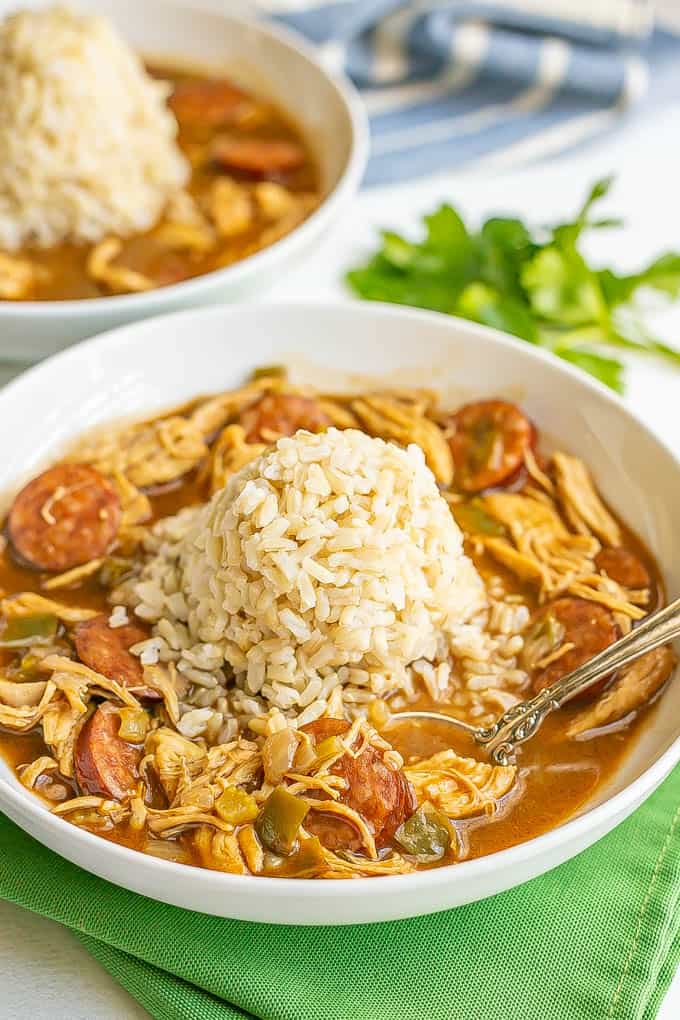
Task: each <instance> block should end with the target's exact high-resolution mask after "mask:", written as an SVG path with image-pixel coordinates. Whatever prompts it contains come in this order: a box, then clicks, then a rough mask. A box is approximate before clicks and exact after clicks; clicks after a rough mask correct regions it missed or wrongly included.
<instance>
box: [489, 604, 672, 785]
mask: <svg viewBox="0 0 680 1020" xmlns="http://www.w3.org/2000/svg"><path fill="white" fill-rule="evenodd" d="M678 636H680V599H675V601H673V602H671V603H669V605H667V606H665V607H664V608H663V609H659V610H657V612H655V613H652V614H651V615H650V616H647V617H646V618H645V619H644V620H643V621H642V623H640V624H639V625H638V626H637V627H636V628H635V629H634V630H631V631H630V633H629V634H626V636H625V637H622V638H621V639H620V640H619V641H615V642H614V644H612V645H609V647H608V648H605V649H604V651H602V652H599V653H598V654H597V655H596V656H594V657H593V658H592V659H589V660H588V662H586V663H584V664H583V665H582V666H579V667H578V669H575V670H574V671H573V672H571V673H567V674H566V676H563V677H562V678H561V679H560V680H557V681H556V682H555V683H554V684H552V685H551V686H550V687H546V688H545V689H544V690H542V691H540V693H539V694H537V695H536V696H535V697H534V698H531V699H530V700H528V701H523V702H520V704H519V705H513V706H512V708H509V709H508V711H507V712H504V713H503V715H501V716H500V717H499V718H498V719H497V720H496V722H495V723H493V725H492V726H489V727H487V728H486V729H482V730H477V731H476V732H475V740H476V741H477V742H478V743H479V744H480V745H481V746H482V747H484V748H485V749H486V751H487V752H488V754H489V755H490V757H491V759H492V760H493V761H495V762H496V763H497V764H501V765H505V764H507V763H508V762H509V761H511V760H512V758H513V757H514V753H515V749H516V747H517V745H519V744H523V743H524V742H525V741H526V740H528V739H529V738H530V737H533V735H534V734H535V733H536V731H537V730H538V728H539V727H540V726H541V724H542V722H543V720H544V719H545V718H546V717H547V716H548V715H550V713H551V712H554V711H555V709H557V708H560V707H561V706H562V705H563V704H564V703H565V701H568V700H569V699H570V698H572V697H574V695H576V694H579V693H580V692H581V691H583V690H586V688H588V687H590V685H591V684H593V683H595V682H596V681H597V680H601V679H602V677H605V676H607V674H609V673H613V672H614V671H615V670H617V669H621V667H622V666H627V665H628V663H629V662H632V661H633V660H634V659H637V658H639V657H640V656H641V655H644V654H645V652H651V651H653V649H654V648H658V647H659V645H664V644H666V643H667V642H668V641H672V640H673V638H676V637H678Z"/></svg>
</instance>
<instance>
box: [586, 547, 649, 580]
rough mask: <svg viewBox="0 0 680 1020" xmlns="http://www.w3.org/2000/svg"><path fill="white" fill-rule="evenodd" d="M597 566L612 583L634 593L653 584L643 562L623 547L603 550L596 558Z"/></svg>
mask: <svg viewBox="0 0 680 1020" xmlns="http://www.w3.org/2000/svg"><path fill="white" fill-rule="evenodd" d="M595 566H596V567H597V568H598V570H604V572H605V574H608V575H609V577H611V579H612V581H616V583H617V584H620V585H623V587H624V588H630V589H632V590H633V591H639V590H640V589H641V588H649V586H650V584H651V583H652V579H651V578H650V576H649V571H648V570H647V567H646V566H645V565H644V563H643V562H642V560H640V559H638V557H637V556H636V555H635V553H632V552H630V550H628V549H624V548H623V546H618V547H617V548H610V549H601V550H600V552H599V553H598V554H597V556H596V557H595Z"/></svg>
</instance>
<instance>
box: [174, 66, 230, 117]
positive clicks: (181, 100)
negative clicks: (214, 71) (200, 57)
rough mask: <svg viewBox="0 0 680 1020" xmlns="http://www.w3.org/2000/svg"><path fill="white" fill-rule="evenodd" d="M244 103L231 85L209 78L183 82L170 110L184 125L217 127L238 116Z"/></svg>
mask: <svg viewBox="0 0 680 1020" xmlns="http://www.w3.org/2000/svg"><path fill="white" fill-rule="evenodd" d="M244 99H245V96H244V94H243V92H241V90H240V89H238V88H236V86H235V85H232V84H231V82H229V81H225V80H224V79H223V78H205V79H200V80H197V81H183V82H180V83H179V84H178V85H177V86H176V88H175V91H174V92H173V94H172V95H171V96H170V109H171V110H172V112H173V113H174V114H175V116H176V117H177V120H178V121H180V123H182V124H187V125H196V124H198V125H205V126H206V127H217V126H219V125H220V124H228V123H229V122H230V121H232V120H233V119H234V118H235V117H236V116H237V115H238V112H239V109H240V108H241V107H242V105H243V101H244Z"/></svg>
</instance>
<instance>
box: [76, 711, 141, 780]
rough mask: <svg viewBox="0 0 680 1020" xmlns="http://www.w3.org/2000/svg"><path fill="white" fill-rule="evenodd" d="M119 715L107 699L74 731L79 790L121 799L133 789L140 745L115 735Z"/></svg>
mask: <svg viewBox="0 0 680 1020" xmlns="http://www.w3.org/2000/svg"><path fill="white" fill-rule="evenodd" d="M119 726H120V716H119V714H118V709H117V707H116V706H115V705H114V704H113V703H112V702H110V701H105V702H103V704H101V705H100V706H99V707H98V708H97V710H96V711H95V712H94V714H93V715H92V716H90V718H89V719H88V720H87V722H86V723H85V725H84V726H83V728H82V730H81V731H80V733H79V734H78V739H77V740H76V746H75V767H76V779H77V781H78V786H79V787H80V789H81V790H82V791H83V793H90V794H95V795H98V796H101V797H111V798H112V799H113V800H124V799H125V797H128V796H130V794H132V793H134V790H135V785H136V782H137V778H138V773H137V768H138V765H139V762H140V761H141V757H142V748H141V746H135V745H134V744H129V743H128V742H127V741H126V740H123V739H122V738H121V737H119V736H118V728H119Z"/></svg>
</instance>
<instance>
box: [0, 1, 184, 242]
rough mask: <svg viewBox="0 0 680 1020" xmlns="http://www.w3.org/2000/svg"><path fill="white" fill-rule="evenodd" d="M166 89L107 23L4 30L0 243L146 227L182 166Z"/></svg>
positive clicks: (43, 14)
mask: <svg viewBox="0 0 680 1020" xmlns="http://www.w3.org/2000/svg"><path fill="white" fill-rule="evenodd" d="M166 97H167V86H166V85H165V84H163V83H162V82H157V81H154V80H152V79H151V78H150V77H149V76H148V75H147V73H146V71H145V70H144V67H143V65H142V64H141V61H140V60H139V58H138V57H137V56H136V55H135V54H134V53H133V52H132V50H131V49H130V48H129V46H128V45H127V44H126V43H125V42H124V40H123V39H121V38H120V36H119V35H118V34H117V33H116V31H115V30H114V29H113V27H112V26H111V25H110V24H109V23H108V22H107V21H106V20H104V19H103V18H99V17H92V16H86V15H81V14H76V13H74V12H72V11H70V10H68V9H66V8H63V7H54V8H50V9H47V10H42V11H32V10H26V11H22V12H21V13H19V14H15V15H13V16H11V17H8V18H5V19H4V21H2V22H1V23H0V247H2V248H5V249H9V250H15V249H17V248H20V247H22V246H23V245H26V244H35V245H38V246H40V247H49V246H51V245H54V244H58V243H59V242H61V241H75V242H78V241H83V242H87V241H91V242H93V241H99V240H100V239H101V238H102V237H104V236H105V235H106V234H109V233H111V234H116V235H119V236H125V235H126V234H130V233H135V232H137V231H142V230H146V229H148V228H149V227H151V226H152V225H153V223H154V222H155V221H156V220H157V219H158V217H159V215H160V213H161V211H162V209H163V206H164V205H165V203H166V201H167V200H168V198H169V196H170V195H172V194H173V193H174V192H176V191H177V190H178V189H179V188H180V187H181V186H182V185H183V184H184V182H185V181H186V179H187V177H188V174H189V168H188V165H187V163H186V161H185V160H184V158H183V156H182V155H181V153H180V151H179V149H178V147H177V144H176V140H175V136H176V133H177V124H176V121H175V119H174V117H173V116H172V114H171V113H170V111H169V110H168V109H167V107H166V104H165V100H166Z"/></svg>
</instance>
